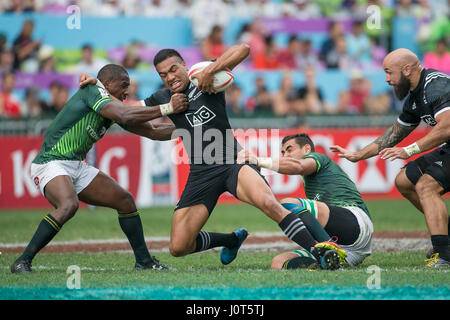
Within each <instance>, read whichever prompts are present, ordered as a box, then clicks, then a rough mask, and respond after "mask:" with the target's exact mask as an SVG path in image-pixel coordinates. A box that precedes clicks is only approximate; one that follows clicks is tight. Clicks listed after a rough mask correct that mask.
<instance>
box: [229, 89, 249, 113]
mask: <svg viewBox="0 0 450 320" xmlns="http://www.w3.org/2000/svg"><path fill="white" fill-rule="evenodd" d="M225 97H226V99H225V100H226V103H227V112H228V113H229V114H230V115H238V114H242V113H243V112H244V111H245V98H244V96H243V94H242V89H241V87H240V86H238V85H237V84H235V83H234V84H233V85H232V86H231V87H230V88H228V89H227V90H226V91H225Z"/></svg>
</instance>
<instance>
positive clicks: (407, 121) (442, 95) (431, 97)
mask: <svg viewBox="0 0 450 320" xmlns="http://www.w3.org/2000/svg"><path fill="white" fill-rule="evenodd" d="M449 109H450V76H449V75H447V74H445V73H442V72H440V71H437V70H434V69H423V70H422V72H421V74H420V80H419V83H418V85H417V87H416V88H415V89H414V90H413V91H412V92H410V93H409V96H408V98H406V100H405V102H404V104H403V110H402V113H401V114H400V116H399V117H398V119H397V121H398V122H399V123H400V124H402V125H405V126H414V127H415V126H417V125H419V123H420V120H423V121H424V122H425V123H426V124H428V125H429V126H435V125H436V117H437V116H438V114H440V113H441V112H444V111H446V110H449ZM447 143H448V142H447Z"/></svg>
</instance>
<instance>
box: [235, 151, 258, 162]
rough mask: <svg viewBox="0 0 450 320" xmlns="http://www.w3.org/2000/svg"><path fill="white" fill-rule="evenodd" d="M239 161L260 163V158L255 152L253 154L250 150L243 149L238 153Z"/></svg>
mask: <svg viewBox="0 0 450 320" xmlns="http://www.w3.org/2000/svg"><path fill="white" fill-rule="evenodd" d="M237 163H238V164H242V163H251V164H254V165H257V164H258V158H257V157H256V156H255V155H254V154H252V153H250V152H249V151H247V150H244V149H243V150H241V151H239V153H238V156H237Z"/></svg>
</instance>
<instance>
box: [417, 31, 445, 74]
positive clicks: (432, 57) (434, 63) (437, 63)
mask: <svg viewBox="0 0 450 320" xmlns="http://www.w3.org/2000/svg"><path fill="white" fill-rule="evenodd" d="M423 64H424V66H425V68H427V69H428V68H431V69H436V70H439V71H442V72H445V73H447V74H450V52H448V50H447V42H446V41H445V39H441V40H439V41H438V42H437V43H436V49H435V51H430V52H426V53H425V55H424V58H423Z"/></svg>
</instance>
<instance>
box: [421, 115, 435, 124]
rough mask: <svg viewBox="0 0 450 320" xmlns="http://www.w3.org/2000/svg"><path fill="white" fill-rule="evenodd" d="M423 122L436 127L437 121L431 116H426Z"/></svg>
mask: <svg viewBox="0 0 450 320" xmlns="http://www.w3.org/2000/svg"><path fill="white" fill-rule="evenodd" d="M421 118H422V120H423V122H425V123H426V124H427V125H429V126H432V127H434V126H435V125H436V120H434V118H433V117H432V116H431V115H429V114H426V115H424V116H422V117H421Z"/></svg>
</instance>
